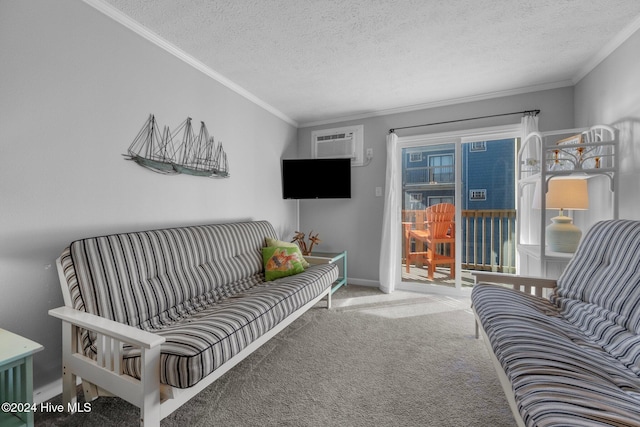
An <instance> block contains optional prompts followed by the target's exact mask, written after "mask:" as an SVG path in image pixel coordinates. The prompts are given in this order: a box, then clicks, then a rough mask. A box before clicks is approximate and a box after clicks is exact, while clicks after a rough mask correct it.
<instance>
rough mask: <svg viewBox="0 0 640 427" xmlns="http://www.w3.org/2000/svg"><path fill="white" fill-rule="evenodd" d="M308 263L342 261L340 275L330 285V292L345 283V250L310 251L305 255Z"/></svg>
mask: <svg viewBox="0 0 640 427" xmlns="http://www.w3.org/2000/svg"><path fill="white" fill-rule="evenodd" d="M304 259H306V260H307V261H308V262H309V263H310V264H333V263H336V262H339V261H342V276H341V277H338V279H337V280H336V281H335V282H333V285H332V286H331V294H333V293H334V292H335V291H337V290H338V289H340V287H341V286H343V285H346V284H347V251H343V252H312V253H311V255H308V256H305V257H304Z"/></svg>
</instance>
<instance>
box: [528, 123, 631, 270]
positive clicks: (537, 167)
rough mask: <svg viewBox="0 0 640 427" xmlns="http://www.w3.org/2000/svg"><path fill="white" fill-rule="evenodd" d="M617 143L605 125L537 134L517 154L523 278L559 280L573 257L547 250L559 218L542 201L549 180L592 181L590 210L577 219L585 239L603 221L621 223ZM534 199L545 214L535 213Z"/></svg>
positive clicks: (615, 135)
mask: <svg viewBox="0 0 640 427" xmlns="http://www.w3.org/2000/svg"><path fill="white" fill-rule="evenodd" d="M617 141H618V134H617V130H616V129H614V128H612V127H610V126H606V125H597V126H592V127H590V128H581V129H564V130H559V131H552V132H533V133H531V134H529V135H528V136H527V137H526V138H525V139H524V141H523V143H522V145H521V147H520V150H519V151H518V177H517V178H518V204H519V206H518V209H517V221H516V222H517V236H518V246H517V247H518V256H519V272H520V274H523V275H530V276H541V277H548V278H557V277H558V276H559V275H560V274H561V273H562V271H563V270H564V267H565V266H566V265H567V263H568V262H569V260H570V259H571V257H572V256H573V254H571V253H562V252H553V251H550V250H549V248H548V247H547V246H546V241H545V240H546V238H545V227H546V226H547V225H548V224H549V223H550V218H551V217H553V216H555V215H557V211H546V206H545V197H542V196H541V195H544V194H546V191H547V187H548V182H549V180H551V179H559V178H562V177H571V178H583V179H587V180H588V182H589V184H588V187H589V198H590V210H589V211H585V212H584V213H581V214H582V215H581V216H580V217H579V218H578V216H577V215H576V216H574V222H576V225H578V227H580V228H581V229H582V231H583V234H584V232H585V231H586V230H587V229H588V228H589V227H590V226H591V225H592V224H593V223H595V222H596V221H598V220H600V219H611V218H618V175H619V173H618V158H617V145H618V144H617ZM536 187H538V190H537V191H536ZM607 193H608V194H607ZM536 197H540V201H539V205H540V207H541V209H534V208H533V205H534V198H536ZM569 215H571V214H569Z"/></svg>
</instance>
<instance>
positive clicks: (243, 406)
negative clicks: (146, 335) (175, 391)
mask: <svg viewBox="0 0 640 427" xmlns="http://www.w3.org/2000/svg"><path fill="white" fill-rule="evenodd" d="M324 307H325V303H324V302H321V303H319V304H318V305H317V306H316V307H314V308H313V309H311V310H309V311H308V312H307V313H305V314H304V315H303V316H302V317H301V318H300V319H298V320H296V321H295V322H294V323H292V324H291V325H290V326H289V327H288V328H286V329H285V330H284V331H283V332H282V333H280V334H279V335H278V336H276V337H275V338H274V339H272V340H271V341H269V342H268V343H266V344H265V345H264V346H262V347H261V348H260V349H259V350H257V351H256V352H254V353H253V354H252V355H251V356H249V357H248V358H247V359H245V360H244V361H243V362H241V363H240V364H239V365H238V366H236V367H235V368H234V369H232V370H231V371H230V372H228V373H227V374H226V375H224V376H223V377H222V378H221V379H220V380H218V381H217V382H215V383H214V384H212V385H211V386H210V387H209V388H207V389H206V390H205V391H203V392H202V393H200V394H199V395H198V396H196V397H195V398H193V399H192V400H191V401H190V402H189V403H187V404H186V405H185V406H183V407H181V408H180V409H178V410H177V411H176V412H174V413H173V414H171V415H170V416H169V417H168V418H166V419H165V420H164V421H163V422H162V425H163V426H187V425H188V426H438V427H444V426H456V427H458V426H465V427H467V426H479V427H480V426H482V427H486V426H493V427H500V426H513V425H515V422H514V420H513V417H512V415H511V413H510V411H509V407H508V404H507V402H506V399H505V397H504V394H503V392H502V389H501V388H500V385H499V382H498V379H497V376H496V373H495V371H494V369H493V366H492V365H491V361H490V359H489V356H488V354H487V351H486V349H485V348H484V343H483V341H482V339H480V340H476V339H475V338H474V323H473V315H472V313H471V311H470V310H469V300H468V299H465V298H450V297H444V296H433V295H421V294H413V293H407V292H395V293H393V294H391V295H384V294H382V293H380V292H379V291H377V290H376V289H372V288H364V287H358V286H353V285H350V286H347V287H346V288H345V287H343V288H342V289H340V290H339V291H338V292H336V294H334V309H332V310H327V309H326V308H324ZM52 402H53V403H59V402H60V397H58V398H56V399H53V400H52ZM137 423H138V410H137V409H136V408H134V407H133V406H132V405H130V404H128V403H126V402H124V401H121V400H120V399H117V398H104V397H102V398H100V399H98V400H96V401H94V402H93V403H92V407H91V412H89V413H78V414H75V415H72V416H70V415H66V414H41V413H39V414H36V425H38V426H92V427H96V426H102V425H109V426H111V425H122V426H128V425H137Z"/></svg>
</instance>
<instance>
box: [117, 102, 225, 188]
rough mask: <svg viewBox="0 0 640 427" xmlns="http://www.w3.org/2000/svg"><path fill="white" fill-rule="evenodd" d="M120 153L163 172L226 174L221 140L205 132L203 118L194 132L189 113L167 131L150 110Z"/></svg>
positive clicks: (203, 174) (223, 176) (205, 175)
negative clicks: (147, 116)
mask: <svg viewBox="0 0 640 427" xmlns="http://www.w3.org/2000/svg"><path fill="white" fill-rule="evenodd" d="M124 156H125V158H126V159H127V160H133V161H134V162H136V163H137V164H138V165H140V166H142V167H144V168H147V169H149V170H152V171H153V172H157V173H161V174H165V175H173V174H179V173H182V174H186V175H193V176H203V177H207V178H228V177H229V163H228V161H227V153H225V152H224V148H223V147H222V143H221V142H216V141H215V140H214V138H213V137H212V136H210V135H209V131H208V130H207V126H206V125H205V124H204V122H200V130H199V132H198V134H197V135H196V134H195V132H194V130H193V125H192V124H191V117H187V118H186V120H185V121H183V122H182V123H181V124H180V125H179V126H178V127H177V128H176V130H175V131H173V132H171V130H170V129H169V127H167V126H165V127H163V129H162V131H160V126H159V125H158V123H157V121H156V118H155V116H154V115H153V114H150V115H149V118H148V119H147V121H146V122H145V123H144V125H143V126H142V129H140V132H138V135H137V136H136V137H135V138H134V140H133V142H132V143H131V145H130V146H129V149H128V150H127V154H124Z"/></svg>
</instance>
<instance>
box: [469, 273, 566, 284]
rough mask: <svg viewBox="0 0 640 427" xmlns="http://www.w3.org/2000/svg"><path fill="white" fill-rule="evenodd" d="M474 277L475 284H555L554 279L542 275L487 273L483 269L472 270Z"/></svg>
mask: <svg viewBox="0 0 640 427" xmlns="http://www.w3.org/2000/svg"><path fill="white" fill-rule="evenodd" d="M471 274H472V275H473V276H474V277H475V282H476V284H481V283H483V282H485V283H501V284H506V285H516V286H539V287H541V288H555V287H556V286H557V281H556V279H546V278H544V277H535V276H520V275H514V274H504V273H489V272H484V271H478V272H475V271H474V272H472V273H471Z"/></svg>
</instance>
